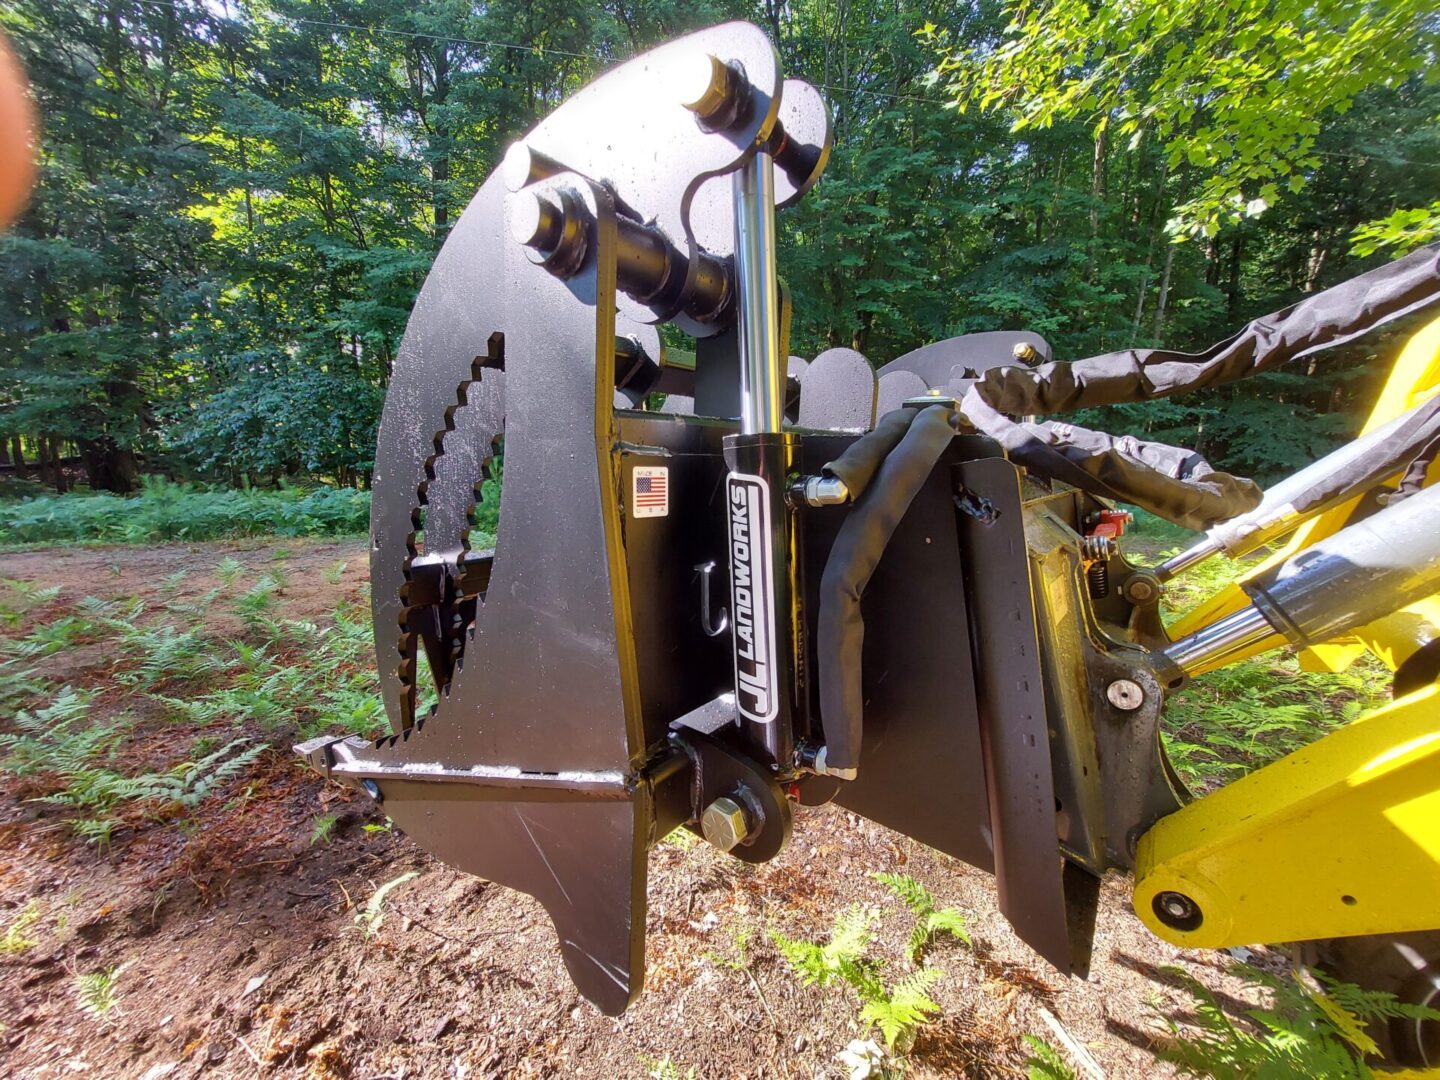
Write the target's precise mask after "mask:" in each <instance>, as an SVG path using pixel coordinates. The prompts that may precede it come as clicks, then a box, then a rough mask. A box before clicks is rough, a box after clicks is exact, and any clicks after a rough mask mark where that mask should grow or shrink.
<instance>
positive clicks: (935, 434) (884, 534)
mask: <svg viewBox="0 0 1440 1080" xmlns="http://www.w3.org/2000/svg"><path fill="white" fill-rule="evenodd" d="M896 411H897V412H900V411H904V410H896ZM894 415H895V413H889V414H887V415H886V419H887V420H888V419H889V418H890V417H892V416H894ZM897 423H898V421H897ZM955 434H956V432H955V417H954V413H953V411H952V410H951V409H950V408H949V407H948V406H944V405H933V406H931V407H930V408H927V409H923V410H920V411H919V412H917V413H915V414H914V416H913V418H912V419H911V420H910V421H909V423H908V424H907V425H906V431H905V434H904V437H903V438H902V439H900V441H899V443H898V444H896V445H895V447H894V449H893V450H892V451H891V452H890V453H889V454H888V455H887V456H886V457H885V458H884V460H883V461H882V462H881V463H880V466H879V471H878V473H876V472H872V474H871V475H872V476H873V482H871V483H869V484H868V485H867V487H866V489H865V493H864V495H863V496H862V497H861V498H860V499H859V500H858V501H857V502H856V503H855V506H854V508H853V509H852V510H851V511H850V515H849V516H848V517H847V518H846V519H845V523H844V524H843V525H841V526H840V531H839V532H838V533H837V534H836V536H835V543H834V544H833V545H832V546H831V548H830V555H829V557H828V558H827V559H826V560H825V571H824V573H823V574H822V575H821V578H820V614H819V618H818V623H817V627H816V634H815V637H816V642H815V646H816V647H815V652H816V658H817V662H818V667H819V678H820V719H821V727H822V728H823V730H824V733H825V762H826V765H827V766H828V767H831V768H836V769H855V768H859V766H860V743H861V738H862V733H863V729H864V712H865V702H864V695H863V691H862V684H861V677H860V675H861V664H862V660H863V654H864V650H865V620H864V618H863V617H862V616H861V614H860V598H861V597H862V596H864V594H865V587H866V586H867V585H868V584H869V583H870V578H871V576H872V575H873V574H874V573H875V568H876V567H877V566H879V565H880V559H881V557H882V556H884V554H885V548H886V546H887V545H888V544H889V543H890V538H891V537H892V536H893V535H894V534H895V529H896V528H897V527H898V526H899V524H900V521H901V519H902V518H904V516H905V512H906V511H907V510H908V509H909V508H910V504H911V503H912V502H914V501H915V496H916V495H917V494H919V492H920V489H921V488H922V487H923V486H924V484H925V481H926V480H927V479H928V478H929V476H930V474H931V472H932V471H934V469H935V463H936V462H937V461H939V460H940V455H941V454H942V453H944V452H945V448H946V447H947V446H949V445H950V440H951V439H952V438H954V437H955ZM841 479H844V477H843V476H842V477H841Z"/></svg>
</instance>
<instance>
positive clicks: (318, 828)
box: [310, 814, 340, 847]
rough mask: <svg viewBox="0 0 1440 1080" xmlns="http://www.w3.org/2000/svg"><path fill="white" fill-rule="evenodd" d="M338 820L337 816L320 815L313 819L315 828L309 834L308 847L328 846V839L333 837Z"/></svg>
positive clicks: (338, 816)
mask: <svg viewBox="0 0 1440 1080" xmlns="http://www.w3.org/2000/svg"><path fill="white" fill-rule="evenodd" d="M339 820H340V815H339V814H321V815H319V816H318V817H316V818H315V827H314V829H312V830H311V832H310V846H311V847H314V846H315V845H316V844H328V843H329V842H330V837H331V836H332V835H334V832H335V825H336V823H337V822H339Z"/></svg>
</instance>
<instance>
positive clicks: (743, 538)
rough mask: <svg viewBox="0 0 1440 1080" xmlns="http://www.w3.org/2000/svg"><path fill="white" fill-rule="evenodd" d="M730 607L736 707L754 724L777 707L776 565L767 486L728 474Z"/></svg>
mask: <svg viewBox="0 0 1440 1080" xmlns="http://www.w3.org/2000/svg"><path fill="white" fill-rule="evenodd" d="M727 491H728V494H729V500H728V505H729V512H730V611H731V618H730V622H731V626H732V628H733V629H732V633H733V634H734V635H735V641H734V652H735V705H736V707H737V708H738V710H739V712H740V715H741V716H743V717H744V718H745V719H747V720H753V721H755V722H756V723H759V724H768V723H771V722H772V721H774V719H775V716H776V714H777V712H778V711H779V701H778V694H777V691H776V685H775V611H774V609H773V608H772V607H771V598H772V597H773V596H774V595H775V585H774V581H775V579H774V573H775V568H774V566H772V565H771V559H770V485H769V484H767V483H766V482H765V481H764V479H762V478H761V477H759V476H750V475H747V474H745V473H731V474H730V477H729V480H728V487H727Z"/></svg>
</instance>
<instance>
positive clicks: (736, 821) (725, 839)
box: [700, 795, 750, 851]
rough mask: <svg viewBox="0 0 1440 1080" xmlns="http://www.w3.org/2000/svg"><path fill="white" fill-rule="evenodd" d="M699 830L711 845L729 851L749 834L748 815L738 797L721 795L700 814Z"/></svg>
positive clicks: (741, 842) (742, 841)
mask: <svg viewBox="0 0 1440 1080" xmlns="http://www.w3.org/2000/svg"><path fill="white" fill-rule="evenodd" d="M700 832H701V834H702V835H703V836H704V837H705V839H706V841H707V842H708V843H709V844H710V845H711V846H713V847H717V848H719V849H720V850H721V851H730V850H732V849H733V848H735V847H736V846H738V845H740V844H743V843H744V842H745V839H746V837H748V836H749V835H750V819H749V815H748V814H747V813H746V811H745V807H744V806H742V805H741V803H740V801H739V800H738V799H732V798H730V797H729V796H727V795H722V796H720V798H718V799H716V800H715V801H714V802H712V803H711V804H710V805H709V806H707V807H706V808H705V812H704V813H703V814H701V815H700Z"/></svg>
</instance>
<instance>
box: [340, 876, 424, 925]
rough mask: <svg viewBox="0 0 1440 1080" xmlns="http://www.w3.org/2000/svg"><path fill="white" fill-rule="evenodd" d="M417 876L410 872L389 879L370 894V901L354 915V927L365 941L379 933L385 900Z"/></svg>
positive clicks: (382, 920) (383, 915)
mask: <svg viewBox="0 0 1440 1080" xmlns="http://www.w3.org/2000/svg"><path fill="white" fill-rule="evenodd" d="M419 876H420V875H419V873H418V872H417V871H415V870H411V871H409V872H408V873H404V874H401V875H400V876H399V877H396V878H391V879H390V880H389V881H387V882H385V883H384V884H382V885H380V886H379V887H378V888H377V889H376V890H375V891H374V892H373V893H371V894H370V899H369V900H368V901H366V903H365V906H364V907H363V908H361V909H360V910H359V911H357V912H356V913H355V925H356V926H358V927H359V928H360V933H361V936H362V937H363V938H364V939H365V940H366V941H369V940H370V939H371V938H372V937H374V936H375V935H376V934H377V933H379V931H380V927H381V925H383V924H384V922H385V898H386V897H387V896H389V895H390V893H391V892H393V891H394V890H395V889H398V888H399V887H400V886H401V885H404V884H405V883H406V882H407V881H410V880H411V879H413V878H417V877H419Z"/></svg>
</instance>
